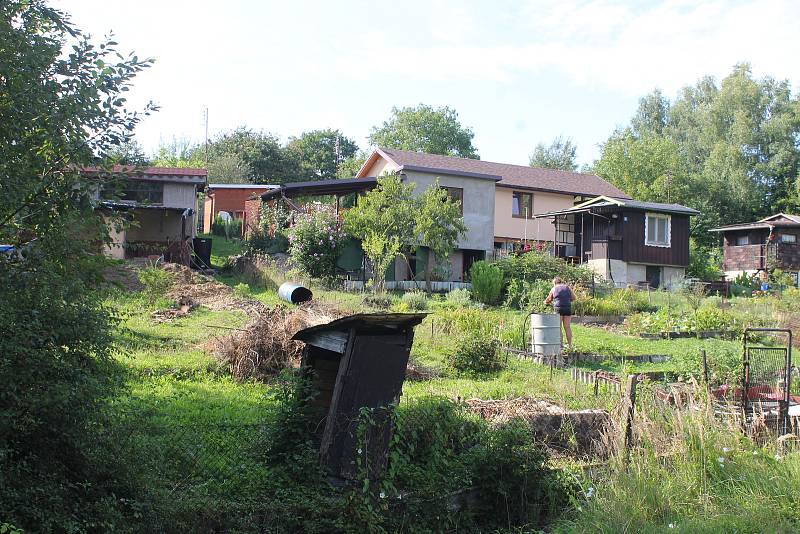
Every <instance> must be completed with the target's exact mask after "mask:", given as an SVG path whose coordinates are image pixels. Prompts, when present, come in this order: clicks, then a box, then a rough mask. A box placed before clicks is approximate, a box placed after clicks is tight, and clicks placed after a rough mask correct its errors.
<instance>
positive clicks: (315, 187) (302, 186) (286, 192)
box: [261, 178, 378, 200]
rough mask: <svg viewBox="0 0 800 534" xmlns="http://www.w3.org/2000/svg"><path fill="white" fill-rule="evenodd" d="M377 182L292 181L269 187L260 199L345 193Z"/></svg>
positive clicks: (363, 189)
mask: <svg viewBox="0 0 800 534" xmlns="http://www.w3.org/2000/svg"><path fill="white" fill-rule="evenodd" d="M377 184H378V179H377V178H348V179H346V180H320V181H316V182H292V183H288V184H283V185H281V186H279V187H278V188H276V189H270V190H269V191H267V192H266V193H262V194H261V199H262V200H271V199H273V198H278V197H286V198H296V197H307V196H308V197H313V196H328V195H347V194H350V193H358V192H359V191H367V190H369V189H372V188H374V187H375V186H376V185H377Z"/></svg>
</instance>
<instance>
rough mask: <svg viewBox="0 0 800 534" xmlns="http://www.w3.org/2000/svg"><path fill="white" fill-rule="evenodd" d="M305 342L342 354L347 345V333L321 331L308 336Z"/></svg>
mask: <svg viewBox="0 0 800 534" xmlns="http://www.w3.org/2000/svg"><path fill="white" fill-rule="evenodd" d="M306 343H308V344H309V345H312V346H314V347H319V348H321V349H325V350H330V351H333V352H336V353H338V354H343V353H344V349H345V346H346V345H347V334H346V333H344V332H341V331H321V332H315V333H314V334H313V335H312V336H310V337H309V338H308V339H307V340H306Z"/></svg>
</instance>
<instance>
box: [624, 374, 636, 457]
mask: <svg viewBox="0 0 800 534" xmlns="http://www.w3.org/2000/svg"><path fill="white" fill-rule="evenodd" d="M638 382H639V375H636V374H632V375H629V376H628V383H627V385H626V386H625V397H624V402H625V413H624V415H623V417H624V424H623V428H624V429H625V451H626V452H627V451H628V450H630V448H631V444H632V443H633V414H634V410H635V409H636V384H637V383H638Z"/></svg>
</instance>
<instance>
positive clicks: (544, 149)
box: [530, 135, 578, 172]
mask: <svg viewBox="0 0 800 534" xmlns="http://www.w3.org/2000/svg"><path fill="white" fill-rule="evenodd" d="M577 149H578V147H576V146H575V144H574V143H573V142H572V139H571V138H569V137H568V138H566V139H564V138H563V137H561V136H560V135H559V136H558V137H556V138H555V139H554V140H553V142H552V143H550V146H545V144H544V143H539V144H538V145H536V148H534V149H533V154H531V159H530V166H531V167H540V168H543V169H560V170H562V171H573V172H574V171H575V170H576V169H577V168H578V164H577V163H576V162H575V151H576V150H577Z"/></svg>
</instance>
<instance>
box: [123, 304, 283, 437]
mask: <svg viewBox="0 0 800 534" xmlns="http://www.w3.org/2000/svg"><path fill="white" fill-rule="evenodd" d="M108 304H109V305H110V306H111V307H112V308H114V309H116V310H117V311H118V313H119V314H120V315H121V318H122V320H121V323H120V325H119V328H118V332H117V345H118V347H119V348H118V350H117V352H116V355H115V357H116V359H117V360H118V361H119V363H120V364H121V365H122V366H123V368H124V369H125V371H126V385H127V394H126V395H124V396H122V397H120V398H118V399H116V400H115V408H116V409H118V410H120V411H122V412H137V413H139V414H140V416H141V417H147V418H155V419H157V420H158V422H160V423H164V424H184V423H193V424H198V423H202V424H221V423H225V424H231V423H255V422H258V421H259V420H262V419H263V417H264V414H265V413H266V412H265V406H264V395H265V394H266V393H267V392H268V390H269V386H266V385H264V384H257V383H248V384H241V383H237V382H235V381H234V380H233V379H232V378H231V377H230V374H229V373H228V370H227V369H226V368H225V367H224V366H222V365H221V364H220V363H219V362H218V361H217V360H216V359H215V358H214V357H213V356H211V355H210V354H209V352H208V349H207V348H206V347H205V346H204V343H206V342H209V341H211V340H212V338H214V337H215V336H224V335H228V334H230V330H228V329H226V328H217V327H227V328H237V327H240V326H242V325H243V324H244V323H245V322H246V320H247V319H246V317H245V316H244V314H243V313H241V312H232V311H219V312H212V311H209V310H206V309H203V308H200V309H197V310H194V311H193V312H192V313H191V314H190V315H188V316H187V317H184V318H180V319H175V320H173V321H170V322H167V323H155V322H153V320H152V319H151V318H150V312H151V308H149V307H148V306H147V305H146V303H145V302H144V301H143V300H141V299H140V298H138V296H136V295H131V294H129V293H121V292H120V293H115V294H114V295H113V296H111V297H110V298H109V300H108ZM159 304H161V305H163V304H164V303H163V302H162V303H159ZM152 421H153V420H151V421H150V422H152Z"/></svg>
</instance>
